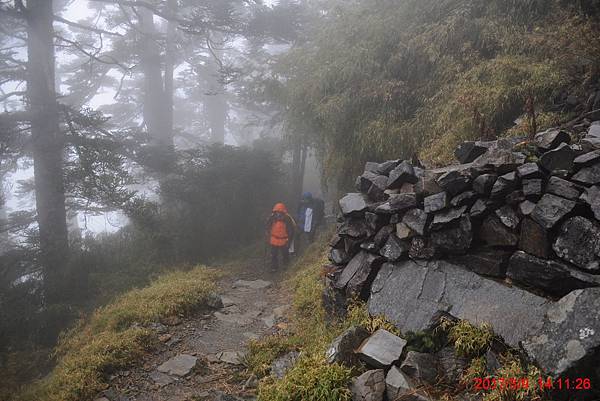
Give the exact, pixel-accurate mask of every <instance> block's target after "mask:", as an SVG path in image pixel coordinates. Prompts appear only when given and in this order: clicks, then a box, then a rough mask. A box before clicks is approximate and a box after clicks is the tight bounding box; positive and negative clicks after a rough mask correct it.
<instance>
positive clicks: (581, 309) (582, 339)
mask: <svg viewBox="0 0 600 401" xmlns="http://www.w3.org/2000/svg"><path fill="white" fill-rule="evenodd" d="M523 347H524V349H525V350H526V351H527V353H528V354H529V355H530V356H531V357H533V359H534V360H535V361H536V363H537V364H538V365H539V366H540V367H541V368H542V369H543V370H544V371H545V372H547V373H548V374H550V375H552V376H553V377H555V378H556V377H565V376H566V375H573V374H578V373H580V372H581V371H583V372H585V371H586V369H589V370H587V372H588V373H589V372H592V371H593V370H594V369H596V368H598V356H599V355H598V354H599V352H598V350H599V349H600V288H588V289H584V290H577V291H573V292H572V293H570V294H569V295H566V296H565V297H563V298H561V299H560V301H558V302H556V303H555V304H554V305H552V306H551V307H550V308H548V311H547V313H545V315H544V318H543V329H542V332H541V333H540V334H536V335H533V336H531V337H530V338H528V339H526V340H525V341H524V342H523ZM594 379H595V378H592V387H593V386H594V385H593V383H594Z"/></svg>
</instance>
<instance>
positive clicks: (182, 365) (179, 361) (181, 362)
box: [158, 354, 198, 377]
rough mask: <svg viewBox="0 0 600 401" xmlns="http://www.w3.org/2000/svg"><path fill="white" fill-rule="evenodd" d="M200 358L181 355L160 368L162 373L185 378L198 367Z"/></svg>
mask: <svg viewBox="0 0 600 401" xmlns="http://www.w3.org/2000/svg"><path fill="white" fill-rule="evenodd" d="M197 362H198V358H196V357H195V356H191V355H186V354H179V355H177V356H175V357H173V358H171V359H169V360H168V361H166V362H165V363H163V364H162V365H160V366H159V367H158V371H159V372H161V373H168V374H170V375H173V376H179V377H183V376H185V375H187V374H189V373H190V372H191V371H192V369H194V367H195V366H196V363H197Z"/></svg>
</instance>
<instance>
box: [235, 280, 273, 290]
mask: <svg viewBox="0 0 600 401" xmlns="http://www.w3.org/2000/svg"><path fill="white" fill-rule="evenodd" d="M233 284H234V285H235V286H236V287H246V288H251V289H253V290H262V289H264V288H269V287H270V286H271V285H272V284H273V283H271V282H270V281H265V280H252V281H247V280H238V281H236V282H235V283H233Z"/></svg>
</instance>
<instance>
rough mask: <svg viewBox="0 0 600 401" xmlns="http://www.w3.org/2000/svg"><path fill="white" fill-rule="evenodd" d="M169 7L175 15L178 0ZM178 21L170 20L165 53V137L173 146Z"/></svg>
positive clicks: (170, 3)
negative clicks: (174, 75) (174, 81)
mask: <svg viewBox="0 0 600 401" xmlns="http://www.w3.org/2000/svg"><path fill="white" fill-rule="evenodd" d="M167 7H168V9H169V14H171V15H175V13H176V12H177V0H168V2H167ZM176 28H177V23H176V22H175V21H169V22H168V26H167V50H166V54H165V79H164V81H165V88H164V92H165V94H164V96H165V105H164V114H165V117H164V118H165V121H164V125H165V130H166V131H165V138H170V139H168V140H167V142H169V143H170V145H169V146H171V147H173V95H174V91H175V86H174V83H173V73H174V70H175V39H176V38H175V33H176Z"/></svg>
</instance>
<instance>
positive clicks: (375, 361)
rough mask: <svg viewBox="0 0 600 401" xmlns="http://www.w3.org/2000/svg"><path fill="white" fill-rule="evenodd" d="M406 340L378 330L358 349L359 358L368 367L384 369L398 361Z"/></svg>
mask: <svg viewBox="0 0 600 401" xmlns="http://www.w3.org/2000/svg"><path fill="white" fill-rule="evenodd" d="M405 345H406V340H404V339H402V338H400V337H398V336H396V335H394V334H392V333H390V332H389V331H387V330H383V329H379V330H377V331H376V332H375V333H373V334H372V335H371V337H369V338H367V339H366V340H365V341H364V342H363V343H362V344H361V345H360V347H359V348H358V350H357V353H358V354H359V357H360V358H361V359H362V360H363V361H364V362H365V363H366V364H367V365H369V366H373V367H375V368H386V367H388V366H390V365H392V364H393V363H394V362H396V361H397V360H398V359H400V355H402V350H403V349H404V346H405Z"/></svg>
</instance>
